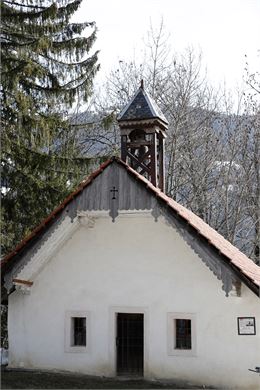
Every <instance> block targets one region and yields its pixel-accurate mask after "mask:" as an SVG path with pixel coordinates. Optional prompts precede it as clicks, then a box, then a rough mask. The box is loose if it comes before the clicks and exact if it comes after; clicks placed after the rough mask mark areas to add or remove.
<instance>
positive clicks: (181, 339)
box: [175, 319, 191, 349]
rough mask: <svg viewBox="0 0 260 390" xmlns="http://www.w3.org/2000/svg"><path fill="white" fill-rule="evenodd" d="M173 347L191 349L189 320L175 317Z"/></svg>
mask: <svg viewBox="0 0 260 390" xmlns="http://www.w3.org/2000/svg"><path fill="white" fill-rule="evenodd" d="M175 330H176V334H175V348H176V349H191V320H187V319H175Z"/></svg>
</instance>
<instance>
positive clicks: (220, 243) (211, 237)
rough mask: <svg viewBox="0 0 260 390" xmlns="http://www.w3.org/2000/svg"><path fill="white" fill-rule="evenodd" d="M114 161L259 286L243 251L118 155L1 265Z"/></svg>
mask: <svg viewBox="0 0 260 390" xmlns="http://www.w3.org/2000/svg"><path fill="white" fill-rule="evenodd" d="M113 161H116V162H117V163H119V164H120V165H122V166H123V167H124V168H125V169H126V170H127V171H128V172H129V174H131V175H132V176H134V177H135V178H136V179H137V180H138V181H141V182H143V183H144V184H145V185H146V187H148V188H149V190H150V191H151V192H152V193H153V194H154V195H155V196H156V197H157V198H159V199H161V200H162V201H163V202H164V203H165V204H167V206H168V207H169V208H170V210H172V211H174V212H175V213H177V214H178V215H179V216H180V217H181V218H182V219H183V220H185V221H186V222H187V224H188V225H190V226H192V227H193V228H194V229H195V230H196V231H197V232H198V234H199V235H200V236H202V237H203V238H205V239H206V240H207V241H208V242H209V244H210V245H211V246H213V247H214V248H215V249H216V250H217V251H218V252H219V253H220V254H221V255H223V256H224V257H225V259H226V261H228V262H229V263H230V264H231V265H233V266H234V267H235V268H236V269H237V270H238V271H239V272H240V273H241V274H243V275H244V276H246V277H247V278H248V279H249V280H250V281H251V282H253V284H254V285H255V286H257V287H258V288H259V287H260V267H259V266H257V265H256V264H255V263H254V262H253V261H252V260H250V259H249V258H248V257H247V256H246V255H244V254H243V253H242V252H240V251H239V250H238V249H237V248H236V247H235V246H234V245H232V244H231V243H230V242H229V241H227V240H226V239H225V238H224V237H223V236H221V235H220V234H219V233H217V232H216V231H215V230H214V229H213V228H211V227H210V226H209V225H208V224H206V223H205V222H204V221H203V220H202V219H201V218H199V217H198V216H197V215H195V214H194V213H193V212H192V211H190V210H188V209H186V208H185V207H183V206H181V205H180V204H179V203H177V202H176V201H174V200H173V199H171V198H169V197H168V196H167V195H165V194H164V193H163V192H162V191H161V190H160V189H159V188H157V187H155V186H154V185H153V184H152V183H151V182H149V181H148V180H147V179H146V178H145V177H144V176H142V175H140V174H139V173H138V172H136V171H135V170H134V169H132V168H131V167H129V166H128V165H127V164H126V163H124V162H123V161H122V160H121V159H119V158H116V157H114V158H112V159H110V160H108V161H106V162H105V163H104V164H102V165H101V166H100V167H99V169H98V170H96V171H95V172H93V173H92V174H91V175H90V176H89V177H88V178H87V179H85V180H83V181H82V182H81V183H80V185H79V187H78V188H77V189H76V190H75V191H74V192H73V193H72V194H70V195H69V196H68V197H67V198H66V199H65V200H64V201H63V202H62V203H61V204H60V205H59V206H58V207H57V208H56V209H55V210H54V211H53V212H52V213H51V214H50V215H49V216H48V217H47V218H46V219H45V220H44V221H43V222H42V223H41V224H40V225H39V226H38V227H37V228H36V229H34V230H33V231H32V233H31V234H30V235H29V236H27V237H26V238H25V239H24V240H23V241H22V242H21V243H20V244H19V245H18V246H17V247H16V248H15V249H14V250H13V251H12V252H11V253H9V254H8V255H6V256H5V257H4V258H3V260H2V261H1V266H3V265H5V264H6V263H7V262H9V261H10V260H11V259H12V258H13V257H15V255H16V254H18V253H19V252H21V251H22V250H23V249H25V247H26V246H27V245H28V244H29V242H30V241H31V240H32V239H33V238H34V237H35V236H37V235H38V234H39V233H40V232H41V231H43V229H45V228H47V227H48V224H49V223H50V222H51V221H52V220H53V219H54V218H56V217H57V216H58V215H59V213H60V212H61V211H62V210H63V209H64V208H65V207H66V205H67V204H68V203H69V202H71V201H72V199H73V198H75V197H76V196H77V195H78V194H79V193H80V192H81V191H82V190H83V189H84V188H86V187H87V186H88V185H89V184H90V183H91V182H92V181H93V180H94V179H95V178H96V177H97V176H98V175H99V174H100V173H101V172H102V171H103V170H104V169H105V168H106V167H107V166H108V165H110V164H111V163H112V162H113Z"/></svg>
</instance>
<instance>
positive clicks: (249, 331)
mask: <svg viewBox="0 0 260 390" xmlns="http://www.w3.org/2000/svg"><path fill="white" fill-rule="evenodd" d="M237 326H238V334H239V335H243V334H244V335H255V334H256V329H255V317H238V318H237Z"/></svg>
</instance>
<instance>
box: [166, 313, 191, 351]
mask: <svg viewBox="0 0 260 390" xmlns="http://www.w3.org/2000/svg"><path fill="white" fill-rule="evenodd" d="M167 317H168V319H167V323H168V325H167V351H168V355H169V356H171V355H173V356H196V355H197V352H196V350H197V342H196V315H195V314H194V313H167Z"/></svg>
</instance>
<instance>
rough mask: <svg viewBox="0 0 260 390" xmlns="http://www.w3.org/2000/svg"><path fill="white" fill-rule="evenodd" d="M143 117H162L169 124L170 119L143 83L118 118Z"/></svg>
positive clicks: (119, 119) (138, 118)
mask: <svg viewBox="0 0 260 390" xmlns="http://www.w3.org/2000/svg"><path fill="white" fill-rule="evenodd" d="M142 119H160V120H161V121H162V122H164V123H165V125H168V121H167V119H166V118H165V116H164V114H163V113H162V111H161V110H160V108H159V107H158V106H157V104H156V103H155V101H154V100H153V98H152V97H151V96H150V95H149V94H148V92H146V91H145V90H144V88H143V86H142V85H141V87H140V88H139V89H138V90H137V92H136V93H135V95H134V96H133V97H132V99H131V100H130V102H129V103H128V104H127V105H126V106H125V108H123V110H122V111H121V112H120V114H119V115H118V117H117V120H118V121H119V122H120V121H129V120H142Z"/></svg>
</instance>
